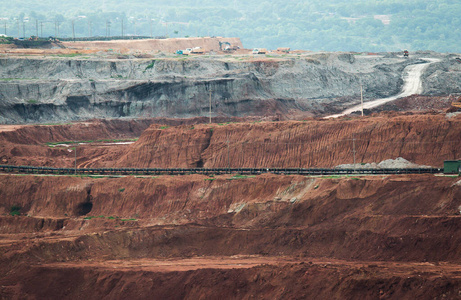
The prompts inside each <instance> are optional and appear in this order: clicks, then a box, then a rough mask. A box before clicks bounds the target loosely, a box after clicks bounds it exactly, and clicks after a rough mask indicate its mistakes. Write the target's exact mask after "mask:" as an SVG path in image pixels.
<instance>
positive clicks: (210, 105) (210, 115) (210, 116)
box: [210, 87, 212, 124]
mask: <svg viewBox="0 0 461 300" xmlns="http://www.w3.org/2000/svg"><path fill="white" fill-rule="evenodd" d="M211 92H212V89H211V87H210V124H211Z"/></svg>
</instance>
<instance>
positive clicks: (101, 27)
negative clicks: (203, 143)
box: [0, 0, 461, 52]
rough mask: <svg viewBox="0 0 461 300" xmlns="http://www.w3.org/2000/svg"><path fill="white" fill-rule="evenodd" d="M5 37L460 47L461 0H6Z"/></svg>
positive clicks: (1, 28)
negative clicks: (218, 39)
mask: <svg viewBox="0 0 461 300" xmlns="http://www.w3.org/2000/svg"><path fill="white" fill-rule="evenodd" d="M0 4H1V7H2V9H1V11H0V34H7V35H9V36H15V37H29V36H31V35H39V36H44V37H48V36H57V37H58V38H59V37H73V36H75V37H88V36H102V37H105V36H121V35H123V36H127V37H129V36H139V35H141V36H153V37H158V36H168V37H171V38H174V37H195V36H224V37H240V38H241V40H242V42H243V45H244V46H245V47H246V48H254V47H264V48H268V49H275V48H277V47H290V48H292V49H303V50H313V51H318V50H325V51H359V52H362V51H369V52H379V51H401V50H403V49H408V50H410V51H415V50H434V51H439V52H461V1H459V0H405V1H402V0H400V1H397V0H349V1H344V0H299V1H287V0H283V1H282V0H272V1H264V0H261V1H254V0H228V1H221V0H201V1H197V0H182V1H170V0H168V1H166V0H152V1H145V0H130V1H118V0H117V1H116V0H97V1H94V0H79V1H58V0H41V1H36V0H33V1H32V0H15V1H6V0H0Z"/></svg>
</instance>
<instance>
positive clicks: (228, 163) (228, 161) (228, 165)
mask: <svg viewBox="0 0 461 300" xmlns="http://www.w3.org/2000/svg"><path fill="white" fill-rule="evenodd" d="M227 172H228V173H229V174H230V160H229V139H227Z"/></svg>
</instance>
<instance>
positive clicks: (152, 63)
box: [144, 60, 155, 71]
mask: <svg viewBox="0 0 461 300" xmlns="http://www.w3.org/2000/svg"><path fill="white" fill-rule="evenodd" d="M154 65H155V60H153V61H152V62H151V63H150V64H148V65H147V67H146V68H145V69H144V71H146V70H149V69H152V68H153V67H154Z"/></svg>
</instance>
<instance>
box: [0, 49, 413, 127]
mask: <svg viewBox="0 0 461 300" xmlns="http://www.w3.org/2000/svg"><path fill="white" fill-rule="evenodd" d="M345 57H346V58H347V59H345ZM368 60H370V61H371V59H368ZM367 63H368V62H367ZM412 63H418V60H411V61H401V60H398V59H396V60H394V61H390V62H387V63H385V64H384V63H383V62H379V61H375V62H373V63H372V64H375V66H374V67H373V68H367V69H363V70H362V69H361V68H362V67H361V63H358V62H357V60H356V59H355V57H354V56H353V55H351V54H330V55H328V56H320V57H316V56H314V57H299V58H278V59H274V60H270V59H265V60H258V59H256V60H247V61H240V60H238V59H232V58H229V59H227V60H225V59H214V58H204V57H201V58H184V59H167V58H159V59H119V60H104V59H101V60H97V59H81V58H67V59H66V58H56V59H40V58H27V59H24V58H1V59H0V66H1V68H0V78H1V79H2V80H0V100H1V101H0V106H1V110H0V123H3V124H16V123H30V122H42V123H43V122H50V121H57V120H82V119H88V118H107V117H133V118H135V117H177V118H180V117H195V116H205V115H207V113H208V110H209V97H210V91H211V98H212V99H211V100H212V101H211V102H212V104H211V106H212V114H213V116H219V115H227V116H246V115H264V114H267V113H268V112H270V113H271V114H272V115H274V114H276V113H280V112H282V114H284V112H286V111H288V110H290V109H295V110H298V111H314V112H322V110H323V109H324V108H323V105H324V104H328V103H331V102H333V101H335V100H337V99H338V98H342V97H346V98H347V97H348V98H349V99H355V100H354V101H358V100H359V97H360V83H362V84H363V86H364V95H365V97H367V98H376V97H386V96H389V95H393V94H396V93H398V91H399V90H400V87H401V85H402V83H403V81H402V79H401V73H402V70H403V69H404V67H405V66H406V65H408V64H412ZM355 64H357V66H355ZM361 70H362V71H361ZM274 101H275V102H277V103H278V110H277V111H275V112H273V111H271V110H272V107H271V105H272V103H273V102H274ZM245 103H246V104H245ZM242 104H244V105H242ZM288 104H289V105H288ZM255 106H258V108H260V107H262V108H263V109H262V110H261V109H251V108H252V107H255ZM249 108H250V109H249ZM287 115H289V114H287Z"/></svg>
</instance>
